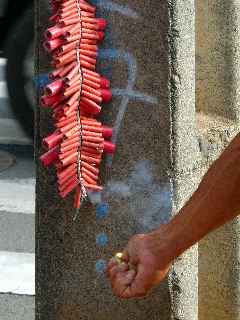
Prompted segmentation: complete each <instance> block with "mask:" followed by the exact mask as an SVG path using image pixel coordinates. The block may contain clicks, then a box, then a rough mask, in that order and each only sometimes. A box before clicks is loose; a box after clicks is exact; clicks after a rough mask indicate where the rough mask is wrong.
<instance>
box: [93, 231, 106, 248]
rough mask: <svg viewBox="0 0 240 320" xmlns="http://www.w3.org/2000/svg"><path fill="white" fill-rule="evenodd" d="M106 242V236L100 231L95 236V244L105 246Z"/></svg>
mask: <svg viewBox="0 0 240 320" xmlns="http://www.w3.org/2000/svg"><path fill="white" fill-rule="evenodd" d="M107 243H108V236H107V235H106V234H105V233H100V234H98V235H97V236H96V244H97V245H98V246H100V247H104V246H106V245H107Z"/></svg>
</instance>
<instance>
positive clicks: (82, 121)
mask: <svg viewBox="0 0 240 320" xmlns="http://www.w3.org/2000/svg"><path fill="white" fill-rule="evenodd" d="M51 8H52V11H53V15H52V16H51V17H50V22H51V23H53V26H52V27H50V28H49V29H47V30H46V32H45V41H44V48H45V49H46V50H47V51H48V52H49V53H50V54H51V56H52V66H53V67H54V68H55V70H53V71H52V72H51V73H50V74H49V78H50V79H51V80H52V82H51V83H50V84H48V85H47V86H46V87H45V89H44V95H43V96H42V97H41V104H42V106H43V107H50V108H51V110H52V119H53V123H54V126H55V131H54V132H53V133H52V134H50V135H49V136H47V137H45V138H44V139H43V146H44V147H45V148H46V149H47V152H45V153H44V154H43V155H42V156H41V157H40V160H41V162H42V163H43V165H44V166H46V167H47V166H50V165H52V164H53V165H55V167H56V174H57V182H58V190H59V194H60V196H61V197H62V198H65V197H66V196H67V195H68V194H69V193H71V192H72V191H73V190H75V199H74V207H75V208H77V209H79V208H80V205H81V202H82V200H83V199H84V198H86V196H87V191H88V190H93V191H101V190H102V187H101V186H99V185H98V180H99V165H100V162H101V160H102V155H103V153H104V152H105V153H110V154H111V153H114V151H115V145H114V144H112V143H111V142H109V141H106V139H109V138H111V136H112V129H111V128H109V127H106V126H103V125H102V124H101V122H99V121H97V120H96V119H95V118H94V117H96V116H98V115H99V113H100V112H101V106H100V105H101V103H102V102H108V101H110V100H111V98H112V94H111V91H110V90H109V87H110V83H109V81H108V80H107V79H105V78H103V77H101V76H100V75H99V74H98V73H97V72H96V71H95V68H96V58H97V51H98V43H99V42H100V41H102V40H103V38H104V32H103V30H104V29H105V27H106V21H105V20H104V19H99V18H96V17H95V11H96V8H95V7H94V6H92V5H90V4H89V3H87V2H86V1H85V0H66V1H64V0H52V1H51Z"/></svg>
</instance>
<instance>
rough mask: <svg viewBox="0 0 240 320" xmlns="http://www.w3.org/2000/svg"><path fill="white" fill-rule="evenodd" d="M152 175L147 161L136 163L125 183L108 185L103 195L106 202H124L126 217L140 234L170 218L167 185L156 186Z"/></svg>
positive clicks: (110, 183)
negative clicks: (109, 200) (111, 198)
mask: <svg viewBox="0 0 240 320" xmlns="http://www.w3.org/2000/svg"><path fill="white" fill-rule="evenodd" d="M152 171H153V169H152V166H151V163H150V161H147V160H142V161H139V162H138V163H137V164H136V166H135V168H134V170H133V172H132V173H131V174H130V176H129V178H128V179H127V180H126V182H120V181H113V180H112V181H109V182H108V183H107V186H106V189H105V192H104V197H105V199H108V198H109V197H114V198H115V199H116V200H117V199H125V201H127V203H128V207H129V214H131V215H132V217H133V218H134V219H135V220H136V222H137V223H138V224H139V225H140V226H141V228H142V229H143V231H148V230H152V229H154V228H156V227H158V226H159V225H160V224H163V223H166V222H167V221H169V219H170V216H171V208H172V200H171V192H170V184H168V183H166V184H157V183H156V182H155V181H154V177H153V173H152Z"/></svg>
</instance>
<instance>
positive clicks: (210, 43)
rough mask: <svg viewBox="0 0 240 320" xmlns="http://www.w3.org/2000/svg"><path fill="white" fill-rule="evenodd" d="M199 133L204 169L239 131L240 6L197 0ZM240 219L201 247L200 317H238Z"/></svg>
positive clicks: (203, 242) (213, 235)
mask: <svg viewBox="0 0 240 320" xmlns="http://www.w3.org/2000/svg"><path fill="white" fill-rule="evenodd" d="M196 12H197V19H196V26H197V28H196V39H197V41H196V44H197V45H196V51H197V52H196V53H197V54H196V57H197V68H196V69H197V73H196V74H197V91H196V98H197V99H196V101H197V110H198V129H199V133H200V138H201V151H202V155H203V165H204V166H203V168H204V170H206V169H207V168H208V167H209V165H210V164H211V163H212V161H213V160H214V159H215V158H216V157H217V156H218V155H219V154H220V152H221V151H222V149H223V148H224V147H225V146H226V145H227V144H228V142H229V141H230V140H231V139H232V138H233V136H235V135H236V133H237V132H239V115H240V108H239V101H240V97H239V84H240V83H239V80H240V59H239V57H240V49H239V48H240V46H239V44H240V43H239V42H240V28H239V23H240V3H239V1H234V0H230V1H228V0H225V1H207V0H204V1H202V0H199V1H198V0H197V1H196ZM239 235H240V226H239V220H238V219H236V220H235V221H234V222H231V223H229V224H228V225H226V226H224V227H223V228H221V229H219V230H217V231H216V232H214V233H212V234H211V235H210V236H208V237H207V238H206V239H204V240H203V241H202V242H201V243H200V246H199V319H200V320H205V319H211V320H217V319H223V320H224V319H228V320H238V319H240V312H239V311H240V310H239V294H240V290H239V287H240V280H239V261H240V255H239V240H240V239H239Z"/></svg>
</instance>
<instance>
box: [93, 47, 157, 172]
mask: <svg viewBox="0 0 240 320" xmlns="http://www.w3.org/2000/svg"><path fill="white" fill-rule="evenodd" d="M99 58H101V59H111V60H122V61H123V62H124V63H125V64H126V65H127V67H128V80H127V86H126V88H125V89H113V92H114V94H115V95H117V96H121V97H122V100H121V103H120V106H119V110H118V114H117V117H116V121H115V124H114V128H113V136H112V142H113V143H116V142H117V138H118V133H119V131H120V128H121V123H122V121H123V118H124V114H125V112H126V111H127V107H128V103H129V101H131V100H132V99H133V100H140V101H142V102H145V103H150V104H157V103H158V100H157V99H156V98H154V97H151V96H149V95H145V94H143V93H141V92H138V91H135V90H134V86H135V83H136V79H137V61H136V59H135V58H134V56H133V55H132V54H131V53H129V52H127V51H124V50H118V49H114V48H110V49H102V50H100V52H99ZM106 160H107V161H106V166H107V167H109V168H111V166H112V161H113V156H112V155H109V156H107V159H106Z"/></svg>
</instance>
